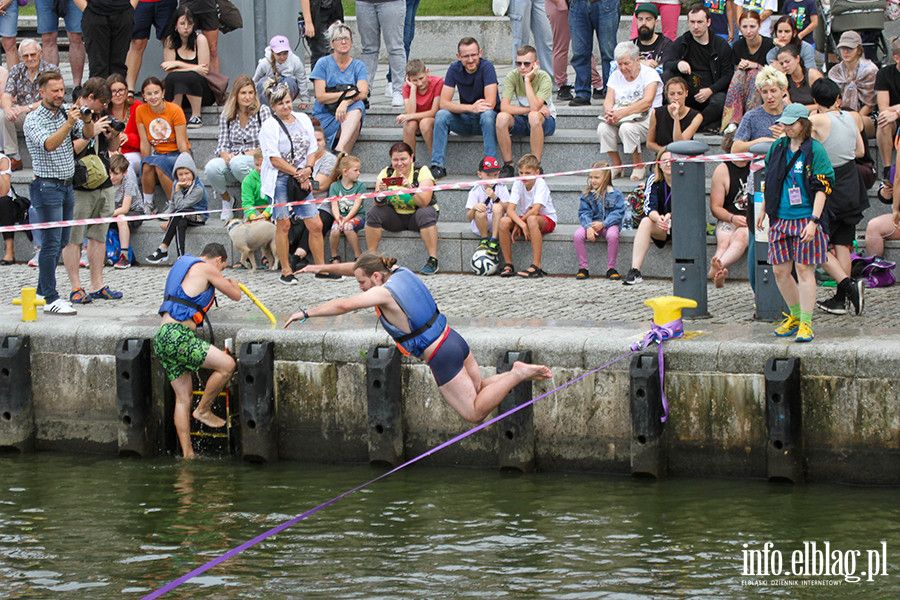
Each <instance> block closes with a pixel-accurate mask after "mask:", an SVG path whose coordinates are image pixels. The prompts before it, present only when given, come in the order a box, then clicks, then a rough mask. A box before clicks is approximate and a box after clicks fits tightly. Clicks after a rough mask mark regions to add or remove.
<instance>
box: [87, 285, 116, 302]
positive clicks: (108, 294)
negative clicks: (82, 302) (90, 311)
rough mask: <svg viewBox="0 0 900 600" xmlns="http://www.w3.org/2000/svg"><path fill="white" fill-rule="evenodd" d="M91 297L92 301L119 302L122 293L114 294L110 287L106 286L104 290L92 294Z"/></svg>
mask: <svg viewBox="0 0 900 600" xmlns="http://www.w3.org/2000/svg"><path fill="white" fill-rule="evenodd" d="M89 295H90V297H91V299H92V300H118V299H119V298H121V297H122V292H114V291H112V290H111V289H109V286H108V285H104V286H103V287H102V288H100V289H99V290H97V291H96V292H91V293H90V294H89Z"/></svg>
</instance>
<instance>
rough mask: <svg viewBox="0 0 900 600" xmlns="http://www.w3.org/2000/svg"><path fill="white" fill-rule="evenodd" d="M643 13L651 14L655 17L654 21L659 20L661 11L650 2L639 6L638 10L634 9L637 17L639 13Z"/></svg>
mask: <svg viewBox="0 0 900 600" xmlns="http://www.w3.org/2000/svg"><path fill="white" fill-rule="evenodd" d="M642 12H645V13H650V14H651V15H653V18H654V19H658V18H659V9H658V8H656V7H655V6H654V5H652V4H650V3H649V2H645V3H643V4H638V6H637V8H635V9H634V15H635V16H637V14H638V13H642Z"/></svg>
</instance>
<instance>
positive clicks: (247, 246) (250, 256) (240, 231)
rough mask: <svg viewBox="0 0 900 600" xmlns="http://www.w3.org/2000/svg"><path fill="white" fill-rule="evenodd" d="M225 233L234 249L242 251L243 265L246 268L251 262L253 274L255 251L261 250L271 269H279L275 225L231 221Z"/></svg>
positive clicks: (265, 222)
mask: <svg viewBox="0 0 900 600" xmlns="http://www.w3.org/2000/svg"><path fill="white" fill-rule="evenodd" d="M225 231H227V232H228V237H230V238H231V243H232V244H234V247H235V248H236V249H238V250H240V251H241V263H243V264H244V265H245V266H246V265H247V261H248V260H249V262H250V271H251V272H253V271H256V255H255V253H254V251H255V250H259V249H260V248H261V249H262V254H263V256H265V257H266V258H268V259H269V265H270V266H271V268H273V269H278V268H279V264H280V263H279V262H278V253H277V252H276V250H275V224H274V223H272V222H271V221H267V220H264V219H259V220H256V221H241V220H240V219H231V220H230V221H228V222H227V223H226V224H225Z"/></svg>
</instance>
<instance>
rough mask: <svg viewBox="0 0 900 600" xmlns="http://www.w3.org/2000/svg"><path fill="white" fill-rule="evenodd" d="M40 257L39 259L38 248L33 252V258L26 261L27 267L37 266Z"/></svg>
mask: <svg viewBox="0 0 900 600" xmlns="http://www.w3.org/2000/svg"><path fill="white" fill-rule="evenodd" d="M40 257H41V249H40V248H38V249H37V250H35V251H34V256H32V257H31V260H29V261H28V266H29V267H36V266H38V260H39V259H40Z"/></svg>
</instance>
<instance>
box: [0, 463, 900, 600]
mask: <svg viewBox="0 0 900 600" xmlns="http://www.w3.org/2000/svg"><path fill="white" fill-rule="evenodd" d="M381 473H383V471H382V470H380V469H377V468H373V467H369V466H323V465H312V464H302V463H294V462H281V463H277V464H272V465H251V464H243V463H240V462H236V461H232V460H217V459H200V460H196V461H193V462H185V461H177V460H174V459H171V458H160V459H153V460H130V459H129V460H124V459H117V458H111V457H95V456H85V455H71V454H62V453H38V454H32V455H3V456H0V598H40V599H45V598H66V599H68V598H76V599H79V600H91V599H107V598H116V599H119V598H141V597H143V596H145V595H146V594H148V593H150V592H151V591H153V590H155V589H157V588H159V587H161V586H163V585H165V584H166V583H168V582H169V581H172V580H174V579H176V578H178V577H179V576H181V575H183V574H185V573H187V572H189V571H191V570H193V569H194V568H196V567H198V566H200V565H202V564H204V563H205V562H207V561H209V560H211V559H213V558H215V557H217V556H220V555H221V554H223V553H224V552H226V551H228V550H229V549H231V548H233V547H235V546H237V545H239V544H241V543H243V542H245V541H247V540H250V539H252V538H254V537H256V536H257V535H259V534H261V533H263V532H265V531H266V530H268V529H269V528H271V527H274V526H276V525H278V524H279V523H282V522H284V521H286V520H289V519H291V518H293V517H295V516H296V515H299V514H301V513H303V512H305V511H307V510H309V509H311V508H313V507H315V506H317V505H319V504H321V503H322V502H325V501H327V500H330V499H331V498H333V497H334V496H337V495H339V494H341V493H343V492H345V491H347V490H349V489H352V488H354V487H356V486H357V485H360V484H362V483H364V482H366V481H368V480H370V479H372V478H373V477H376V476H377V475H379V474H381ZM898 533H900V490H898V489H886V488H854V487H842V486H833V485H816V484H810V485H803V486H790V485H775V484H769V483H766V482H763V481H731V480H716V479H708V480H706V479H667V480H663V481H658V482H657V481H651V480H640V479H631V478H627V477H612V476H601V475H589V474H564V473H535V474H529V475H521V474H512V473H502V472H498V471H494V470H475V469H454V468H425V467H419V466H413V467H411V468H409V469H408V470H405V471H401V472H399V473H397V474H395V475H392V476H391V477H389V478H386V479H384V480H381V481H379V482H377V483H375V484H373V485H372V486H371V487H369V488H366V489H364V490H362V491H360V492H357V493H355V494H352V495H351V496H349V497H347V498H345V499H343V500H341V501H340V502H338V503H336V504H334V505H331V506H329V507H327V508H325V509H324V510H322V511H320V512H319V513H317V514H315V515H313V516H311V517H310V518H308V519H306V520H304V521H301V522H300V523H298V524H296V525H294V526H293V527H291V528H288V529H287V530H285V531H283V532H281V533H280V534H278V535H276V536H274V537H272V538H269V539H267V540H265V541H263V542H262V543H260V544H259V545H257V546H255V547H253V548H251V549H249V550H247V551H245V552H244V553H242V554H240V555H238V556H237V557H235V558H232V559H231V560H229V561H227V562H225V563H223V564H221V565H219V566H217V567H215V568H213V569H211V570H210V571H207V572H206V573H204V574H203V575H201V576H199V577H198V578H196V579H195V580H192V581H191V582H188V583H186V584H184V585H182V586H181V587H179V588H177V589H176V590H174V591H172V592H170V593H169V594H167V595H166V596H163V597H164V598H173V599H174V598H179V599H187V598H190V599H194V598H210V599H224V600H232V599H244V598H247V599H251V598H266V599H268V598H272V599H274V598H279V599H280V598H290V599H329V600H335V599H385V600H387V599H392V600H393V599H415V600H421V599H435V598H454V599H457V598H462V599H468V598H473V599H488V598H490V599H494V598H510V599H532V598H535V599H536V598H541V599H545V598H546V599H563V600H570V599H571V600H576V599H592V598H610V599H617V600H630V599H644V598H647V599H650V598H652V599H660V598H728V599H740V598H763V597H771V596H777V597H783V598H816V599H822V598H825V599H831V598H834V599H847V598H867V599H868V598H888V597H896V592H897V589H898V583H900V582H898V573H900V560H898V558H900V535H898ZM811 542H815V544H816V546H815V548H813V547H812V545H811ZM826 542H827V543H828V548H827V549H828V554H827V556H828V560H827V562H828V565H829V569H830V571H829V572H828V573H829V574H828V575H824V574H823V575H819V576H816V575H814V574H813V573H815V572H816V570H817V569H818V570H819V571H820V572H823V573H824V571H822V568H821V564H822V558H823V557H824V553H823V552H822V550H823V549H824V548H825V544H826ZM882 542H883V544H882ZM767 543H770V544H771V546H769V547H768V552H767V553H765V554H764V553H763V550H764V549H765V548H766V544H767ZM885 549H886V551H887V556H886V560H885V558H884V556H883V553H884V550H885ZM804 550H806V552H805V553H804ZM817 552H818V553H819V554H817ZM857 552H858V553H859V554H857ZM873 553H874V554H873ZM751 556H752V557H753V558H754V564H753V566H752V569H748V559H749V557H751ZM763 557H765V558H763ZM815 557H819V559H818V560H817V561H816V563H815V564H813V562H812V561H813V558H815ZM794 559H796V560H794ZM792 560H793V561H794V562H792ZM761 561H762V562H764V563H765V564H766V565H767V566H769V571H768V575H761V574H759V573H762V572H763V570H762V569H763V567H762V566H761V565H760V564H759V563H760V562H761ZM779 561H780V564H779ZM870 563H872V564H870ZM804 565H805V566H804ZM851 567H852V571H851ZM776 568H777V570H778V572H779V573H780V575H778V576H774V575H773V574H772V571H773V570H775V569H776ZM748 570H750V571H752V574H748ZM786 571H787V572H790V573H791V574H790V575H786V574H785V572H786ZM807 571H808V572H809V573H810V575H805V573H806V572H807ZM796 572H800V573H801V575H799V576H797V575H795V573H796ZM835 572H838V573H839V574H838V575H834V573H835ZM862 572H867V573H873V574H874V573H877V574H875V575H871V576H870V575H868V574H867V575H863V574H862ZM855 578H859V581H858V582H854V579H855ZM869 579H871V581H869Z"/></svg>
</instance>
